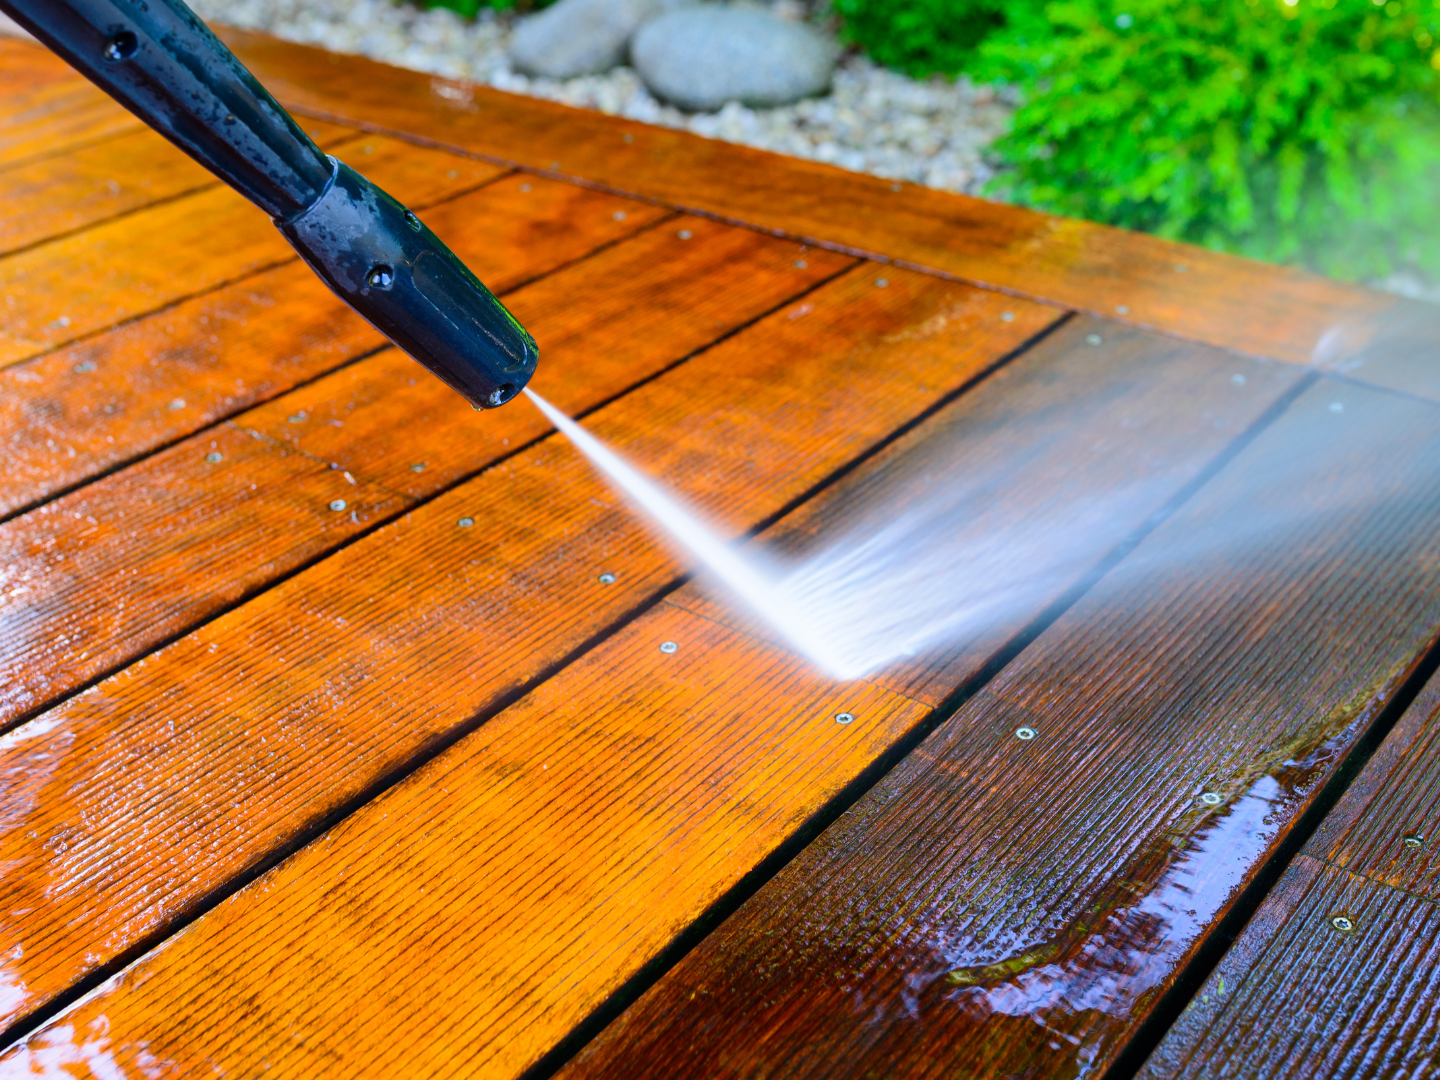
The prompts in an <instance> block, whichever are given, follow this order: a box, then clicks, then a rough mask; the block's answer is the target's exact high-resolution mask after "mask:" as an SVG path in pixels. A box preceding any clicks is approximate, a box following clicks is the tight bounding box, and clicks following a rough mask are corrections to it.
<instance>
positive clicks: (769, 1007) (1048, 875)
mask: <svg viewBox="0 0 1440 1080" xmlns="http://www.w3.org/2000/svg"><path fill="white" fill-rule="evenodd" d="M1437 524H1440V409H1437V408H1436V407H1435V406H1434V405H1432V404H1430V403H1428V402H1416V401H1413V400H1408V399H1404V398H1400V397H1397V396H1394V395H1391V394H1387V393H1381V392H1377V391H1373V390H1367V389H1364V388H1361V387H1356V386H1347V385H1344V384H1327V383H1325V382H1321V383H1318V384H1316V385H1313V386H1311V387H1310V388H1309V389H1308V390H1306V391H1305V392H1304V393H1303V394H1301V395H1300V396H1299V397H1298V398H1297V399H1296V400H1295V401H1294V402H1293V404H1291V405H1290V407H1289V408H1288V409H1287V410H1286V411H1285V412H1284V413H1283V414H1282V415H1281V416H1280V417H1279V418H1278V419H1276V420H1275V421H1274V422H1273V423H1271V424H1269V425H1267V426H1266V427H1265V429H1264V430H1263V431H1261V432H1260V433H1259V434H1258V435H1257V436H1256V437H1255V439H1254V441H1253V442H1251V443H1250V444H1249V445H1248V446H1246V447H1245V448H1244V449H1243V450H1242V451H1241V452H1240V454H1239V455H1238V456H1237V457H1236V458H1235V459H1234V461H1233V462H1231V463H1230V465H1229V466H1228V467H1226V468H1225V469H1223V470H1222V471H1221V472H1220V473H1219V474H1218V475H1217V476H1216V478H1215V480H1214V481H1213V482H1212V483H1209V484H1207V485H1205V486H1204V487H1203V488H1201V489H1200V491H1199V492H1197V493H1196V495H1195V496H1194V498H1193V499H1191V500H1188V501H1187V502H1186V503H1185V504H1184V505H1183V506H1182V507H1181V508H1180V509H1179V510H1178V511H1177V512H1176V513H1175V515H1174V516H1173V517H1170V518H1169V519H1168V520H1167V521H1166V522H1165V523H1164V524H1163V525H1161V526H1160V527H1159V528H1157V529H1156V530H1155V532H1153V533H1152V534H1151V535H1150V536H1148V537H1147V538H1146V539H1145V540H1144V541H1143V542H1142V543H1141V544H1140V545H1139V546H1138V547H1136V548H1135V549H1134V550H1133V552H1131V553H1130V555H1129V556H1128V557H1127V558H1126V559H1125V560H1123V561H1122V562H1121V563H1120V564H1119V565H1118V566H1117V567H1116V568H1115V570H1114V571H1113V572H1111V573H1110V574H1109V575H1107V576H1106V578H1104V579H1103V580H1102V581H1101V582H1100V583H1099V584H1097V586H1096V587H1095V588H1094V589H1093V590H1091V591H1090V592H1089V593H1087V594H1086V595H1085V596H1084V598H1083V599H1081V600H1080V601H1079V602H1078V603H1077V604H1076V605H1075V606H1074V607H1073V608H1071V609H1070V611H1068V612H1067V613H1066V614H1065V615H1063V616H1062V617H1061V618H1060V619H1059V620H1058V621H1057V622H1056V623H1055V624H1054V625H1053V626H1051V627H1050V628H1049V629H1048V630H1047V631H1046V632H1045V633H1043V634H1042V635H1041V636H1040V637H1039V638H1038V639H1037V640H1036V641H1035V642H1034V644H1033V645H1032V646H1031V647H1030V648H1028V649H1027V650H1026V651H1025V652H1024V653H1022V654H1021V656H1020V657H1018V658H1017V660H1016V661H1015V663H1014V664H1012V665H1010V666H1009V667H1008V668H1007V669H1006V670H1005V671H1003V672H1001V673H1000V674H999V675H997V676H996V678H994V679H993V680H992V681H991V682H990V683H989V684H988V685H986V687H985V688H984V689H983V690H982V691H981V692H980V693H979V694H977V695H976V696H975V697H974V698H973V699H972V700H970V701H969V702H968V703H967V704H965V705H964V707H963V708H962V709H960V711H959V712H958V713H957V714H956V715H955V716H954V717H953V718H952V719H950V720H949V721H947V722H946V723H945V724H944V725H942V726H941V727H940V728H939V729H938V730H937V731H936V732H935V734H934V735H932V736H931V737H930V738H929V739H928V740H927V741H926V742H925V743H923V744H922V745H921V746H920V747H919V748H917V750H916V751H915V752H914V753H913V754H911V755H910V756H909V757H907V758H906V759H905V760H904V761H903V762H902V763H901V764H900V765H899V766H897V768H896V769H895V771H894V772H892V773H891V774H890V775H889V776H887V777H886V778H885V779H884V780H883V781H882V782H881V783H880V784H878V785H876V787H875V788H874V789H873V790H872V791H871V792H870V793H869V794H867V795H866V796H865V797H864V798H863V799H861V800H860V801H859V802H858V803H856V805H855V806H854V808H853V810H852V812H851V813H850V814H849V815H848V816H846V817H843V818H841V819H840V820H839V821H837V822H836V823H835V824H834V825H832V826H831V827H830V828H829V830H827V832H826V834H825V835H823V836H822V837H820V838H819V839H817V840H816V842H815V843H814V844H812V845H810V846H809V847H808V848H806V849H805V851H803V852H802V853H801V854H800V855H799V856H798V857H797V858H796V859H795V860H794V861H793V862H792V863H791V864H790V865H788V866H787V867H786V868H785V869H784V870H783V871H781V872H780V873H779V874H777V875H776V876H775V877H774V878H772V879H771V880H770V881H769V882H767V883H766V884H765V886H764V887H762V888H761V889H760V890H759V892H757V893H756V894H755V896H754V897H752V898H751V899H750V900H749V901H748V902H747V903H746V904H744V905H743V906H742V907H741V908H740V909H739V910H738V911H737V912H736V914H735V915H734V916H733V917H732V918H731V919H730V920H729V921H728V922H727V923H726V924H725V926H724V927H722V928H721V929H720V930H719V931H718V932H717V933H715V934H713V935H711V936H710V937H708V938H707V939H706V940H705V941H704V942H702V943H701V944H700V945H699V946H698V947H697V948H696V949H695V950H694V951H693V952H691V953H690V954H689V955H688V956H686V958H685V959H684V960H683V961H681V962H680V963H679V964H678V965H677V966H676V967H674V968H673V969H671V970H670V971H669V972H668V973H667V974H666V975H665V976H664V977H663V978H662V979H661V980H660V981H659V982H658V983H657V984H656V985H655V986H654V987H653V988H652V989H651V990H650V992H649V993H647V994H646V995H645V996H644V997H642V998H641V999H640V1001H639V1002H638V1003H637V1004H636V1005H635V1006H634V1007H632V1008H631V1009H630V1010H629V1011H628V1012H627V1013H626V1015H625V1016H623V1017H622V1018H621V1019H620V1020H619V1021H617V1022H616V1024H615V1025H613V1026H612V1027H611V1028H610V1029H608V1030H607V1031H606V1032H605V1033H604V1034H603V1035H602V1036H601V1037H600V1038H599V1039H598V1040H597V1041H596V1042H594V1043H592V1044H591V1045H590V1046H589V1047H587V1048H586V1049H585V1050H584V1051H582V1053H581V1055H580V1056H579V1057H578V1058H577V1059H576V1060H575V1062H574V1063H573V1064H572V1066H571V1067H570V1068H569V1069H568V1070H567V1071H566V1072H564V1073H562V1074H561V1075H564V1076H566V1077H567V1080H568V1078H570V1077H579V1076H617V1077H618V1076H644V1075H653V1074H655V1073H657V1072H660V1071H667V1072H671V1073H673V1074H674V1075H691V1074H695V1073H702V1072H703V1073H704V1074H706V1075H711V1076H754V1075H777V1074H786V1075H798V1076H825V1075H833V1074H835V1073H837V1072H843V1073H845V1074H848V1075H867V1074H869V1073H875V1072H880V1071H882V1070H883V1071H884V1073H885V1074H887V1075H894V1076H914V1077H941V1076H955V1075H962V1076H998V1075H1013V1074H1015V1073H1017V1072H1021V1071H1023V1070H1029V1071H1030V1072H1031V1073H1032V1074H1033V1075H1044V1076H1066V1075H1070V1076H1073V1075H1077V1074H1081V1073H1084V1072H1086V1071H1089V1070H1098V1069H1100V1068H1103V1067H1105V1066H1108V1065H1110V1064H1111V1063H1113V1062H1114V1061H1115V1059H1116V1058H1117V1056H1118V1055H1119V1053H1120V1052H1121V1051H1122V1050H1123V1049H1124V1047H1125V1046H1126V1043H1127V1041H1128V1040H1129V1039H1130V1038H1131V1037H1132V1036H1133V1034H1134V1032H1135V1029H1136V1027H1138V1025H1139V1024H1141V1023H1142V1022H1143V1021H1144V1020H1145V1019H1146V1018H1147V1016H1148V1015H1149V1014H1150V1010H1151V1009H1153V1008H1154V1007H1155V1006H1156V1005H1157V1002H1158V1001H1159V1000H1160V999H1161V997H1162V995H1163V994H1164V992H1165V991H1166V990H1168V989H1169V988H1170V987H1171V986H1172V985H1173V984H1174V980H1175V979H1176V978H1177V976H1178V974H1179V973H1180V971H1181V970H1183V967H1184V965H1185V964H1186V962H1187V961H1188V960H1189V959H1190V958H1191V957H1193V955H1194V953H1195V951H1196V950H1197V949H1198V948H1199V947H1201V946H1202V945H1203V944H1204V943H1205V939H1206V936H1207V934H1209V933H1211V932H1212V931H1213V930H1214V929H1215V927H1216V925H1217V922H1218V920H1219V919H1220V918H1221V917H1222V916H1223V914H1224V913H1225V911H1226V909H1227V907H1228V906H1229V905H1231V904H1232V903H1234V902H1235V900H1236V899H1237V896H1238V895H1239V893H1240V891H1241V890H1242V889H1243V888H1244V887H1245V886H1246V885H1247V884H1249V883H1250V882H1251V881H1252V880H1253V877H1254V875H1256V874H1257V872H1258V871H1259V870H1260V869H1261V868H1262V867H1263V866H1264V864H1265V862H1266V860H1267V858H1268V857H1269V856H1270V855H1271V854H1272V853H1273V851H1274V849H1275V847H1276V845H1277V844H1279V843H1281V842H1283V840H1284V839H1285V836H1286V833H1287V832H1288V830H1289V829H1290V828H1291V827H1292V826H1293V825H1294V824H1295V822H1296V821H1297V819H1298V818H1299V817H1300V816H1301V815H1302V814H1303V813H1304V811H1305V810H1306V808H1307V807H1308V806H1309V805H1310V804H1311V803H1312V800H1314V798H1315V797H1316V794H1317V792H1318V791H1319V789H1320V788H1321V787H1322V786H1323V784H1324V783H1325V782H1326V781H1327V780H1329V779H1330V778H1331V777H1332V776H1333V775H1334V771H1335V764H1336V762H1337V760H1339V759H1341V758H1342V757H1343V755H1344V753H1345V752H1346V751H1347V750H1349V749H1350V748H1352V747H1353V746H1354V745H1355V743H1356V740H1357V738H1359V736H1360V735H1361V734H1362V733H1363V732H1364V731H1365V729H1366V728H1367V726H1368V725H1369V724H1370V723H1371V722H1372V721H1373V720H1374V718H1375V717H1376V716H1377V715H1379V714H1380V713H1381V712H1382V711H1383V709H1384V708H1385V706H1386V704H1387V703H1388V702H1389V701H1390V700H1391V698H1392V697H1393V696H1394V695H1395V693H1396V692H1397V690H1398V689H1399V687H1400V686H1401V685H1402V684H1403V683H1404V681H1405V678H1406V676H1407V675H1408V674H1409V673H1410V672H1411V671H1413V670H1414V668H1415V666H1416V664H1417V663H1418V660H1419V658H1420V657H1421V656H1423V655H1424V654H1425V653H1426V652H1427V651H1428V650H1429V649H1431V648H1433V646H1434V643H1435V640H1436V637H1437V635H1440V540H1437V537H1440V532H1437ZM1281 658H1283V659H1281ZM1022 729H1023V730H1022ZM1017 733H1018V735H1019V737H1017ZM858 1016H863V1017H864V1018H865V1020H864V1022H863V1023H862V1022H857V1017H858ZM741 1033H751V1035H752V1036H753V1037H746V1036H745V1035H742V1034H741Z"/></svg>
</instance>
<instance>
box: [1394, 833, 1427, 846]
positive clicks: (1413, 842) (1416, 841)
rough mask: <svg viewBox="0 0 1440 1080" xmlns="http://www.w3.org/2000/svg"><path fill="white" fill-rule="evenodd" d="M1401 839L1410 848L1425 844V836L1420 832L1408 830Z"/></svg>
mask: <svg viewBox="0 0 1440 1080" xmlns="http://www.w3.org/2000/svg"><path fill="white" fill-rule="evenodd" d="M1400 840H1401V842H1402V843H1403V844H1404V845H1405V846H1406V847H1408V848H1417V847H1424V846H1425V837H1424V836H1423V835H1421V834H1420V833H1418V832H1407V833H1406V834H1405V835H1404V836H1402V837H1401V838H1400Z"/></svg>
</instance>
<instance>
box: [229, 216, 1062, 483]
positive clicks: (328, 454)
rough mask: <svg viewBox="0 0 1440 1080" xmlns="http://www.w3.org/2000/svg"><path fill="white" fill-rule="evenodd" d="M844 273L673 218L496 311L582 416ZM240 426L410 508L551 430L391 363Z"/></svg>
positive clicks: (843, 261)
mask: <svg viewBox="0 0 1440 1080" xmlns="http://www.w3.org/2000/svg"><path fill="white" fill-rule="evenodd" d="M532 250H545V245H536V246H535V247H534V248H533V249H532ZM854 263H855V260H853V259H851V258H849V257H847V256H843V255H837V254H835V253H834V252H828V251H814V250H807V249H806V248H805V247H804V246H803V245H800V244H796V243H794V242H792V241H787V240H778V239H775V238H773V237H767V236H764V235H763V234H760V233H756V232H753V231H751V230H749V229H738V228H735V227H734V226H729V225H721V224H719V223H718V222H713V221H707V220H706V219H704V218H693V217H679V218H671V219H668V220H666V221H664V222H663V223H661V224H659V225H657V226H656V227H655V228H651V229H647V230H646V231H644V232H641V233H639V234H638V235H636V236H635V237H633V238H632V239H630V240H628V241H626V242H625V243H623V244H617V245H615V246H614V247H611V248H608V249H607V250H604V251H600V252H597V253H596V254H595V255H592V256H591V257H590V258H588V259H586V260H585V261H584V262H583V263H580V264H578V265H576V266H574V267H568V268H566V269H564V270H562V271H560V272H558V273H555V274H551V275H549V276H548V277H544V278H541V279H540V280H539V281H536V282H534V283H533V284H531V285H528V286H526V287H525V288H523V289H520V290H519V291H517V292H514V293H510V294H507V296H506V304H507V305H509V307H510V310H511V311H512V312H514V313H515V315H516V317H517V318H519V319H520V320H521V321H522V322H523V323H524V324H525V325H526V327H528V328H529V329H530V331H531V332H532V333H533V334H534V335H536V339H537V341H538V342H539V343H540V349H541V354H542V356H544V358H545V359H544V363H543V364H542V365H541V366H540V368H539V370H538V371H537V372H536V375H535V379H534V381H533V382H532V384H531V385H532V386H533V387H534V388H535V390H536V391H537V392H539V393H540V394H542V395H543V396H544V397H545V398H546V399H547V400H549V401H551V402H552V403H554V404H555V405H557V406H558V407H559V408H561V409H564V410H566V411H567V412H570V413H574V414H582V413H586V412H588V411H590V410H591V409H593V408H595V407H596V406H597V405H600V404H602V403H603V402H605V401H608V400H609V399H611V398H613V397H616V396H618V395H619V394H622V393H624V392H625V391H626V390H628V389H630V388H631V387H632V386H634V385H636V384H637V383H639V382H641V381H642V380H644V379H647V378H650V377H651V376H654V375H656V374H657V373H659V372H661V371H663V370H664V369H665V368H667V367H669V366H671V365H673V364H676V363H679V362H681V361H683V360H684V359H685V358H687V357H688V356H690V355H691V354H692V353H694V352H696V351H697V350H699V349H702V348H704V347H706V346H708V345H710V344H712V343H713V342H715V341H716V340H718V339H719V338H721V337H723V336H724V335H726V334H729V333H732V332H734V331H736V330H738V329H740V328H742V327H744V326H745V325H746V324H747V323H749V322H750V321H752V320H754V319H756V318H758V317H760V316H762V315H765V314H766V313H768V312H769V311H771V310H772V309H773V308H775V307H776V306H777V305H779V304H781V303H784V302H785V301H788V300H790V299H791V298H793V297H794V296H796V295H797V294H799V293H802V292H806V291H808V290H809V289H811V288H813V287H815V286H816V285H818V284H820V283H822V282H823V281H825V280H826V279H828V278H830V277H832V276H834V275H835V274H838V273H840V272H842V271H844V270H846V269H848V268H849V267H852V266H853V265H854ZM792 310H794V309H792ZM1030 325H1032V326H1033V325H1035V324H1033V323H1031V324H1030ZM502 417H503V418H502ZM243 423H244V424H245V425H246V426H247V427H249V428H252V429H254V430H257V431H260V432H263V433H264V434H266V435H268V436H270V437H271V438H274V439H277V440H280V441H281V442H285V443H287V444H289V445H291V446H294V447H296V448H297V449H300V450H304V451H305V452H306V453H308V454H312V455H315V456H316V457H320V458H323V459H325V460H327V461H339V462H344V463H345V464H346V466H347V467H348V468H350V469H352V470H354V471H355V472H356V473H358V474H361V475H364V476H368V477H371V478H373V479H375V480H376V481H378V482H380V483H383V484H384V485H386V486H387V487H388V488H390V489H391V490H393V491H400V492H404V493H406V494H408V495H412V496H416V497H423V496H427V495H430V494H433V493H434V492H436V491H438V490H440V489H441V488H442V487H444V486H446V485H448V484H451V483H453V482H455V481H456V480H458V479H461V478H463V477H465V476H467V475H470V474H471V473H473V472H474V471H475V470H476V469H477V468H478V465H479V463H480V462H482V461H489V460H493V459H494V458H497V457H500V456H503V455H505V454H506V453H510V452H513V451H514V450H517V449H519V448H520V447H521V446H522V445H523V444H524V443H526V442H528V441H530V440H531V439H534V438H537V437H539V436H540V435H543V434H545V433H546V432H548V431H549V430H550V425H549V423H548V421H546V420H545V419H544V418H543V417H542V416H541V415H540V413H539V411H538V410H535V409H532V408H529V407H528V406H526V407H523V408H520V409H508V410H506V411H505V412H504V413H503V414H500V415H497V416H495V417H494V418H493V419H492V418H491V417H486V418H485V420H484V421H478V420H477V418H476V417H475V414H474V413H473V412H472V411H471V409H470V408H469V406H468V405H466V404H465V402H463V401H461V400H460V399H459V398H458V397H456V396H455V394H454V393H453V392H451V391H450V390H449V389H448V388H447V387H446V386H444V385H443V384H442V383H441V382H440V381H439V380H438V379H435V378H434V377H432V376H430V375H429V373H428V372H426V371H424V370H423V369H421V368H420V367H418V366H417V365H416V364H415V363H414V362H413V361H411V360H410V359H409V358H408V357H406V356H404V355H403V354H401V353H399V352H397V351H395V350H388V351H386V352H385V353H383V354H382V355H380V356H376V357H374V358H373V359H370V360H366V361H364V362H362V363H359V364H354V365H351V366H349V367H346V368H345V369H344V370H342V371H339V372H336V373H335V374H334V375H332V376H330V377H329V378H326V379H322V380H319V381H317V382H315V383H312V384H311V385H309V386H307V387H305V388H304V389H303V390H298V391H296V392H295V393H292V394H287V395H286V396H285V397H284V398H282V399H281V400H279V401H276V402H275V403H273V404H272V405H270V406H268V407H267V408H264V409H256V410H253V411H251V412H250V413H248V414H247V415H246V416H245V417H244V418H243Z"/></svg>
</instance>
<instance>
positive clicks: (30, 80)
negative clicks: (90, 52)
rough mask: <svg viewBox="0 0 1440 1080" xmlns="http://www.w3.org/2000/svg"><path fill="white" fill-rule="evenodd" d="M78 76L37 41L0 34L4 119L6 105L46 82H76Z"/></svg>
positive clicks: (0, 109) (0, 112) (0, 115)
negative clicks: (16, 96) (10, 100)
mask: <svg viewBox="0 0 1440 1080" xmlns="http://www.w3.org/2000/svg"><path fill="white" fill-rule="evenodd" d="M79 78H80V76H79V75H78V74H76V72H75V69H74V68H72V67H71V66H70V65H69V64H67V63H65V61H63V60H61V59H60V58H59V57H58V56H56V55H55V54H54V53H52V52H51V51H50V50H49V49H46V48H44V47H43V46H41V45H39V44H37V43H36V42H33V41H25V40H23V39H21V38H14V37H10V36H9V35H6V34H0V119H3V117H4V116H6V115H8V114H7V113H6V112H5V110H6V108H7V107H8V106H7V105H6V102H7V101H8V100H9V99H10V98H12V97H14V96H15V95H16V94H17V93H24V92H25V91H27V90H31V89H34V88H35V87H36V86H40V85H42V84H44V83H52V82H65V81H71V82H73V81H75V80H76V79H79Z"/></svg>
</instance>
